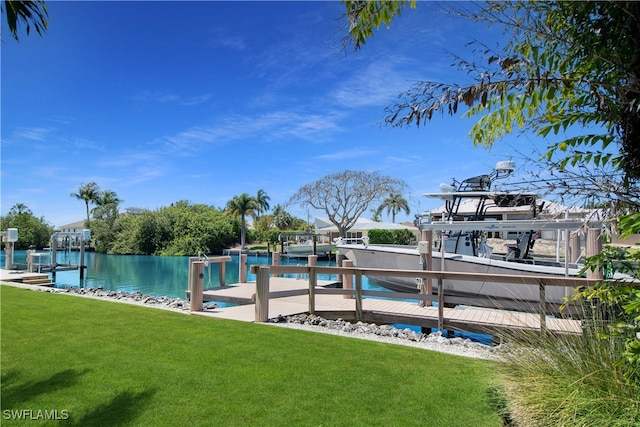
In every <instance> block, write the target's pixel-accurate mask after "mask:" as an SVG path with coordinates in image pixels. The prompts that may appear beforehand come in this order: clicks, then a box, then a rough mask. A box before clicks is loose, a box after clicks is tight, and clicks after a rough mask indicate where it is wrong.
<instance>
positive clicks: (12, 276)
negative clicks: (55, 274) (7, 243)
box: [0, 268, 53, 286]
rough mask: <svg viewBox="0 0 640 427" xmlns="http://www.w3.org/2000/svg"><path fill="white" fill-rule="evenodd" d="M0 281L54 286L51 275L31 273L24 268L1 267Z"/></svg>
mask: <svg viewBox="0 0 640 427" xmlns="http://www.w3.org/2000/svg"><path fill="white" fill-rule="evenodd" d="M0 282H17V283H23V284H25V285H38V286H53V283H51V279H49V275H47V274H44V273H29V272H28V271H24V270H6V269H4V268H1V269H0Z"/></svg>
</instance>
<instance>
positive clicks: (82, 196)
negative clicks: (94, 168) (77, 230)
mask: <svg viewBox="0 0 640 427" xmlns="http://www.w3.org/2000/svg"><path fill="white" fill-rule="evenodd" d="M71 197H75V198H76V199H78V200H84V203H85V205H86V206H87V227H88V226H89V221H90V219H89V203H97V201H98V199H99V198H100V189H99V188H98V184H96V183H95V182H90V183H88V184H86V185H81V186H80V188H79V189H78V192H77V193H71Z"/></svg>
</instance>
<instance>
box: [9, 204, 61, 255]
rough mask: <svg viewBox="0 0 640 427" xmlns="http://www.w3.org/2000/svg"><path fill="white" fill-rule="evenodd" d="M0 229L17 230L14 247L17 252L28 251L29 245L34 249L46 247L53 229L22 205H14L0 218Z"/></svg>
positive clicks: (42, 218)
mask: <svg viewBox="0 0 640 427" xmlns="http://www.w3.org/2000/svg"><path fill="white" fill-rule="evenodd" d="M0 228H1V229H2V230H6V229H7V228H17V229H18V241H17V242H16V243H15V246H14V248H15V249H18V250H22V249H28V248H29V246H31V245H33V246H35V247H36V248H44V247H47V246H49V244H50V242H51V234H53V227H52V226H51V225H50V224H49V223H47V222H46V221H45V219H44V217H41V218H36V217H35V216H34V215H33V212H31V209H29V208H28V207H27V206H26V205H25V204H24V203H16V204H15V205H14V206H13V207H12V208H11V209H10V210H9V213H8V214H7V216H5V217H2V218H0Z"/></svg>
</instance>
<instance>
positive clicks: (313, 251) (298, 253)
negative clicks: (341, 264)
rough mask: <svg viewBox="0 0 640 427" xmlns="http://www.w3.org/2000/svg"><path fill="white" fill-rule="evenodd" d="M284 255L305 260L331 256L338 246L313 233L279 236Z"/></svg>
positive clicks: (291, 233)
mask: <svg viewBox="0 0 640 427" xmlns="http://www.w3.org/2000/svg"><path fill="white" fill-rule="evenodd" d="M279 240H280V244H281V245H282V254H283V255H284V256H287V257H292V258H304V257H307V256H309V255H318V256H330V255H331V252H332V251H333V250H334V249H335V248H336V245H335V244H333V243H329V242H324V241H323V240H328V237H326V236H319V235H316V234H313V233H302V232H290V233H286V232H285V233H282V234H280V236H279ZM318 240H320V241H318Z"/></svg>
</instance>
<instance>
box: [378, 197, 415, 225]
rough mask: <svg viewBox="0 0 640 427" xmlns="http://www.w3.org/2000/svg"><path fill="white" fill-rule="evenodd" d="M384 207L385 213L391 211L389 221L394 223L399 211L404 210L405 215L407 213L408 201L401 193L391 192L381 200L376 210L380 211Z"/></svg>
mask: <svg viewBox="0 0 640 427" xmlns="http://www.w3.org/2000/svg"><path fill="white" fill-rule="evenodd" d="M385 209H386V211H387V215H388V214H389V212H391V222H394V223H395V222H396V214H398V213H400V211H405V212H406V213H407V215H408V214H409V203H408V202H407V199H405V198H404V197H402V195H401V194H397V193H392V194H390V195H389V197H387V198H386V199H384V200H383V201H382V204H381V205H380V207H378V210H377V211H376V212H382V211H383V210H385Z"/></svg>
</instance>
